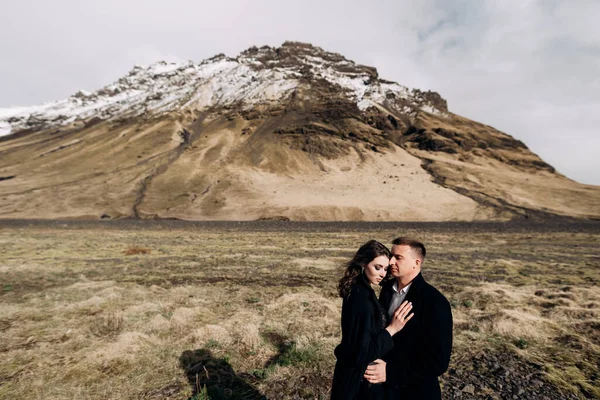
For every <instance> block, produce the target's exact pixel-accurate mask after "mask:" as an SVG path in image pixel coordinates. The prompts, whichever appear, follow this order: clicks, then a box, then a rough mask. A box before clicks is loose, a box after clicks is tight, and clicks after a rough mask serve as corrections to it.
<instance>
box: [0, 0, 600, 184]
mask: <svg viewBox="0 0 600 400" xmlns="http://www.w3.org/2000/svg"><path fill="white" fill-rule="evenodd" d="M4 11H5V12H4ZM3 12H4V14H5V16H6V18H5V20H4V21H3V24H2V25H0V35H1V36H0V37H2V38H4V39H2V41H1V42H0V54H2V55H3V57H2V60H3V62H2V63H0V88H1V90H0V107H5V106H10V105H31V104H36V103H40V102H43V101H48V100H56V99H61V98H65V97H67V96H68V95H70V94H72V93H74V92H75V91H77V90H79V89H87V90H94V89H96V88H99V87H101V86H104V85H106V84H108V83H110V82H112V81H114V80H116V79H118V78H119V76H121V75H123V74H124V73H126V72H127V71H128V70H129V69H131V68H132V67H133V66H134V64H143V63H150V62H153V61H155V60H158V59H167V60H188V59H191V60H195V61H200V60H201V59H204V58H207V57H210V56H212V55H214V54H217V53H226V54H228V55H236V54H237V53H239V52H240V51H242V50H244V49H245V48H248V47H250V46H251V45H259V46H260V45H264V44H267V45H272V46H278V45H280V44H281V43H282V42H283V41H285V40H300V41H306V42H311V43H313V44H315V45H318V46H320V47H323V48H325V49H326V50H329V51H335V52H339V53H341V54H343V55H344V56H346V57H347V58H349V59H352V60H354V61H356V62H358V63H362V64H367V65H372V66H375V67H377V68H378V70H379V72H380V75H381V76H382V77H383V78H386V79H390V80H394V81H397V82H399V83H401V84H403V85H407V86H411V87H419V88H421V89H431V90H436V91H438V92H440V94H441V95H442V96H444V97H445V98H447V99H448V103H449V107H450V109H451V111H454V112H456V113H458V114H461V115H464V116H466V117H469V118H473V119H475V120H477V121H480V122H483V123H486V124H489V125H492V126H495V127H496V128H498V129H500V130H503V131H505V132H506V133H508V134H511V135H513V136H515V137H516V138H518V139H521V140H523V141H524V142H525V143H526V144H527V145H528V146H529V147H530V148H531V149H532V150H533V151H534V152H536V153H537V154H539V155H540V156H541V157H542V158H543V159H544V160H546V161H547V162H549V163H550V164H552V165H553V166H554V167H556V168H557V169H558V171H559V172H561V173H564V174H566V175H567V176H569V177H571V178H573V179H576V180H579V181H582V182H587V183H593V184H597V185H598V184H600V172H599V171H600V161H598V160H599V159H600V158H599V157H596V156H595V153H597V152H598V151H599V150H600V146H599V139H598V137H599V136H600V135H598V126H599V123H600V121H599V118H598V117H597V116H598V115H600V74H598V71H599V70H600V39H599V38H600V28H599V24H598V23H597V16H598V15H600V2H598V1H595V0H578V1H566V0H547V1H544V0H529V1H524V0H505V1H497V0H496V1H494V0H453V1H448V0H422V1H418V2H411V1H408V0H405V1H392V0H380V1H373V2H358V1H355V0H348V1H341V0H334V1H325V0H320V1H316V0H307V1H304V2H282V1H275V0H268V1H259V0H256V1H252V2H250V1H244V0H227V1H221V2H209V1H197V0H173V1H171V2H168V3H165V2H162V1H158V0H148V1H141V0H129V1H124V0H119V1H117V0H105V1H103V2H80V1H77V0H56V1H52V2H42V1H39V0H38V1H36V0H21V1H20V2H11V3H10V5H7V6H5V7H4V10H3ZM7 38H11V39H7Z"/></svg>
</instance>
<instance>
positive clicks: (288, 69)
mask: <svg viewBox="0 0 600 400" xmlns="http://www.w3.org/2000/svg"><path fill="white" fill-rule="evenodd" d="M0 134H4V136H2V137H0V218H31V217H38V218H99V217H106V218H124V217H133V218H177V219H192V220H211V219H212V220H215V219H226V220H248V219H250V220H252V219H292V220H414V221H419V220H428V221H430V220H490V219H492V220H498V219H500V220H506V219H512V218H554V217H555V216H563V217H575V218H598V217H600V201H598V199H599V198H600V195H599V194H600V191H599V189H600V188H598V187H596V186H592V185H581V184H578V183H577V182H573V181H571V180H569V179H567V178H565V177H564V176H562V175H560V174H559V173H557V172H556V171H555V170H554V168H552V167H551V166H550V165H548V164H546V163H545V162H544V161H543V160H541V159H540V158H539V157H538V156H537V155H535V154H534V153H532V152H531V151H530V150H529V149H528V148H527V146H525V145H524V144H523V143H522V142H521V141H519V140H517V139H515V138H513V137H511V136H509V135H506V134H505V133H502V132H500V131H498V130H496V129H494V128H492V127H490V126H487V125H484V124H481V123H478V122H475V121H471V120H468V119H466V118H463V117H460V116H458V115H455V114H453V113H452V112H450V111H449V110H448V106H447V103H446V101H445V100H444V99H443V98H442V97H441V96H440V95H439V94H437V93H435V92H430V91H428V92H423V91H421V90H418V89H412V90H410V89H408V88H406V87H404V86H402V85H400V84H398V83H394V82H389V81H386V80H384V79H381V78H380V77H379V75H378V73H377V70H376V69H375V68H372V67H368V66H362V65H357V64H355V63H354V62H352V61H349V60H347V59H345V58H344V57H343V56H342V55H340V54H337V53H331V52H327V51H325V50H323V49H320V48H318V47H315V46H312V45H310V44H305V43H298V42H286V43H284V44H283V45H282V46H281V47H277V48H274V47H268V46H263V47H260V48H257V47H252V48H250V49H248V50H246V51H244V52H242V53H241V54H240V55H238V56H237V57H235V58H230V57H227V56H225V55H222V54H219V55H217V56H215V57H212V58H210V59H208V60H205V61H202V62H200V63H193V62H187V63H179V64H178V63H165V62H160V63H156V64H153V65H151V66H149V67H135V68H134V69H132V70H131V71H130V72H129V74H127V75H126V76H124V77H122V78H121V79H119V80H118V81H116V82H115V83H113V84H111V85H108V86H106V87H104V88H102V89H100V90H98V91H96V92H93V93H89V92H83V91H82V92H78V93H76V94H75V95H73V96H71V97H69V98H68V99H66V100H63V101H58V102H53V103H47V104H44V105H42V106H37V107H26V108H20V109H4V110H0Z"/></svg>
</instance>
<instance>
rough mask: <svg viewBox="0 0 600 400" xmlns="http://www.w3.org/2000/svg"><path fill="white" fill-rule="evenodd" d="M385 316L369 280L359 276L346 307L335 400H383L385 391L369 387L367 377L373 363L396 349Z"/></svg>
mask: <svg viewBox="0 0 600 400" xmlns="http://www.w3.org/2000/svg"><path fill="white" fill-rule="evenodd" d="M384 313H385V310H383V309H382V308H381V306H380V304H379V302H378V300H377V296H376V295H375V292H374V291H373V289H371V286H370V285H369V283H368V282H367V281H366V279H365V277H364V276H363V275H360V276H358V277H357V279H356V282H355V283H354V285H352V289H351V291H350V296H349V297H348V298H347V299H344V301H343V304H342V343H340V345H339V346H337V347H336V348H335V357H336V358H337V362H336V364H335V371H334V373H333V384H332V388H331V399H332V400H341V399H343V400H352V399H356V398H361V400H362V399H364V398H383V396H384V393H383V387H381V386H380V385H374V386H373V387H368V382H366V381H365V380H364V379H363V375H364V373H365V370H366V369H367V364H368V363H369V362H371V361H373V360H376V359H378V358H382V357H383V355H384V354H386V353H387V352H389V351H390V350H391V349H392V347H393V346H394V342H393V340H392V337H391V336H390V334H389V333H388V331H387V330H385V325H386V323H385V322H386V318H385V315H384ZM359 391H360V393H359Z"/></svg>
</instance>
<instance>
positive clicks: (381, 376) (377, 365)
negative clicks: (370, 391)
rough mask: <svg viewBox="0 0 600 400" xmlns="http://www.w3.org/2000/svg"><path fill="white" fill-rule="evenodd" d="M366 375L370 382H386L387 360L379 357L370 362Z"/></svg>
mask: <svg viewBox="0 0 600 400" xmlns="http://www.w3.org/2000/svg"><path fill="white" fill-rule="evenodd" d="M364 377H365V379H366V380H368V381H369V382H370V383H383V382H385V361H383V360H380V359H377V360H375V361H373V362H372V363H369V366H368V367H367V370H366V371H365V375H364Z"/></svg>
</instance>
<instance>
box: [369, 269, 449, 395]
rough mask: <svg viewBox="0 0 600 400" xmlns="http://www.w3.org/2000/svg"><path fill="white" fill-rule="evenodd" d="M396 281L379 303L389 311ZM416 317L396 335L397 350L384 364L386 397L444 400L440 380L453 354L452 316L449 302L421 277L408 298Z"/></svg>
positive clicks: (388, 355)
mask: <svg viewBox="0 0 600 400" xmlns="http://www.w3.org/2000/svg"><path fill="white" fill-rule="evenodd" d="M394 282H395V280H392V281H388V282H386V283H385V284H384V286H383V288H382V290H381V295H380V296H379V301H380V302H381V306H382V307H383V308H384V309H385V310H388V308H389V305H390V302H391V300H392V295H393V288H392V287H393V285H394ZM405 300H407V301H410V302H412V304H413V308H412V312H414V313H415V315H414V317H413V318H412V319H411V320H410V321H408V322H407V323H406V325H405V326H404V328H403V329H402V330H401V331H400V332H398V333H397V334H396V335H394V339H393V340H394V349H393V350H392V351H391V352H389V353H388V354H387V355H386V356H385V357H384V360H385V361H386V363H387V366H386V383H385V384H384V386H385V388H386V392H387V396H388V398H390V399H402V400H430V399H431V400H439V399H441V392H440V385H439V382H438V376H440V375H442V374H443V373H444V372H446V370H447V369H448V363H449V362H450V352H451V351H452V312H451V310H450V304H449V303H448V300H446V298H445V297H444V295H443V294H441V293H440V292H439V291H438V290H437V289H436V288H434V287H433V286H431V285H430V284H428V283H427V282H425V279H423V277H422V276H421V274H419V275H417V277H416V278H415V279H413V281H412V285H411V286H410V289H409V290H408V294H407V295H406V299H405Z"/></svg>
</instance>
